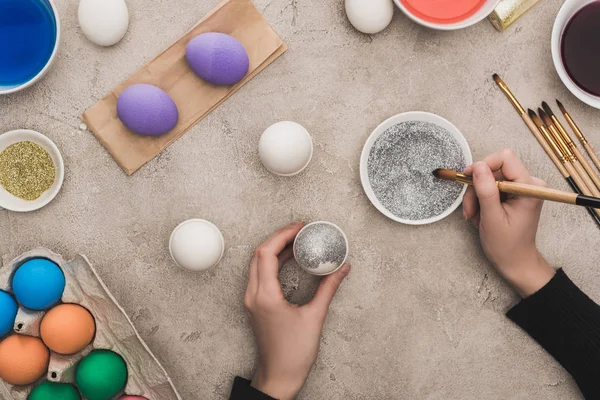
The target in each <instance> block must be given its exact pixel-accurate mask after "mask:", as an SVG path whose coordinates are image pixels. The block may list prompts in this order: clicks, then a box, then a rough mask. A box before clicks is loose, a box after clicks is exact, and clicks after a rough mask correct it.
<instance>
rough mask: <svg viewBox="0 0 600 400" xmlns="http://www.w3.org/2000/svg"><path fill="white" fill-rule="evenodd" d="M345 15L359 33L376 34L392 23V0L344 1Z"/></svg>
mask: <svg viewBox="0 0 600 400" xmlns="http://www.w3.org/2000/svg"><path fill="white" fill-rule="evenodd" d="M346 15H347V16H348V19H349V20H350V23H351V24H352V26H354V27H355V28H356V29H357V30H359V31H360V32H362V33H368V34H373V33H378V32H381V31H382V30H384V29H385V28H386V27H387V26H388V25H389V24H390V22H392V17H393V16H394V4H393V2H392V0H346Z"/></svg>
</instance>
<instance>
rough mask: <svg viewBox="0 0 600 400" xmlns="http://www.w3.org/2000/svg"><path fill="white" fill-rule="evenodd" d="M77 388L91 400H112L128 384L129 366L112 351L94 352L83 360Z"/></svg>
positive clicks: (79, 368) (78, 368)
mask: <svg viewBox="0 0 600 400" xmlns="http://www.w3.org/2000/svg"><path fill="white" fill-rule="evenodd" d="M75 380H76V382H77V387H78V388H79V390H80V391H81V394H83V395H84V396H85V397H86V398H88V399H89V400H110V399H112V398H113V397H115V396H116V395H117V394H119V392H121V390H123V388H124V387H125V384H126V383H127V365H126V364H125V361H124V360H123V358H122V357H121V356H120V355H118V354H117V353H115V352H112V351H110V350H94V351H92V352H91V353H90V354H88V355H87V356H85V357H84V358H83V360H81V362H80V363H79V365H78V366H77V372H76V374H75Z"/></svg>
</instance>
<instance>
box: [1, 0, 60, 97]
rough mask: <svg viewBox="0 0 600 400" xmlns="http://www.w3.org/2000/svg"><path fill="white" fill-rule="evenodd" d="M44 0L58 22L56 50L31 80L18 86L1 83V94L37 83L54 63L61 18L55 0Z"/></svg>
mask: <svg viewBox="0 0 600 400" xmlns="http://www.w3.org/2000/svg"><path fill="white" fill-rule="evenodd" d="M44 1H45V2H46V3H47V4H48V5H49V6H50V8H51V11H52V16H53V17H54V21H55V23H56V40H55V41H54V50H53V51H52V54H51V55H50V58H49V59H48V62H46V65H45V66H44V68H42V70H41V71H40V72H39V73H38V74H37V75H36V76H34V77H33V78H31V79H30V80H29V81H27V82H25V83H23V84H21V85H17V86H2V85H0V95H3V94H9V93H14V92H18V91H20V90H23V89H25V88H28V87H29V86H31V85H33V84H34V83H36V82H37V81H39V80H40V79H42V78H43V77H44V75H46V73H47V72H48V70H49V69H50V67H51V66H52V64H53V63H54V59H55V58H56V54H57V53H58V47H59V43H60V29H61V28H60V18H59V16H58V10H57V9H56V6H55V5H54V1H53V0H44Z"/></svg>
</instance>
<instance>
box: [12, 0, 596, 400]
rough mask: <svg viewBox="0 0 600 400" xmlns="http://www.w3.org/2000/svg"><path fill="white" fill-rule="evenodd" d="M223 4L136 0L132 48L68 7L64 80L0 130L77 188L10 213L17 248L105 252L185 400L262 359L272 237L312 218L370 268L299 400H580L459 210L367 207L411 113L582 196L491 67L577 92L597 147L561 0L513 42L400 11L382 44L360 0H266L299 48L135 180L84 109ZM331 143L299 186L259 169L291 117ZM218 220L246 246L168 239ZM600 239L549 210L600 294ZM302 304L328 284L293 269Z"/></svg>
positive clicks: (563, 257) (523, 23) (511, 37)
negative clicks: (260, 152) (213, 256)
mask: <svg viewBox="0 0 600 400" xmlns="http://www.w3.org/2000/svg"><path fill="white" fill-rule="evenodd" d="M217 3H218V0H207V1H196V0H144V1H143V0H129V1H128V5H129V8H130V12H131V26H130V30H129V33H128V34H127V36H126V37H125V39H124V40H123V41H122V42H121V43H120V44H119V45H117V46H115V47H113V48H108V49H103V48H98V47H95V46H94V45H92V44H91V43H89V42H88V41H86V40H85V38H84V37H83V35H82V33H81V31H80V30H79V29H78V26H77V20H76V14H77V1H76V0H64V1H60V2H59V5H58V7H59V9H60V14H61V18H62V21H63V40H62V48H61V51H60V55H59V57H58V60H57V62H56V64H55V65H54V67H53V68H52V70H51V72H50V73H49V75H48V76H47V77H46V78H45V79H44V80H43V81H42V82H40V83H39V84H38V85H36V86H34V87H32V88H31V89H29V90H26V91H24V92H22V93H18V94H14V95H10V96H5V97H0V131H8V130H11V129H15V128H30V129H35V130H38V131H40V132H43V133H45V134H46V135H48V136H49V137H50V138H52V139H53V140H54V141H55V142H56V143H57V145H58V146H59V148H60V149H61V150H62V152H63V155H64V157H65V161H66V180H65V184H64V188H63V190H62V192H61V193H60V194H59V196H58V197H57V199H56V200H55V201H54V202H53V203H51V204H50V205H49V206H47V207H46V208H44V209H42V210H40V211H38V212H34V213H30V214H15V213H10V212H7V211H0V253H1V254H3V255H4V256H5V257H8V258H12V257H15V256H17V255H19V254H20V253H22V252H24V251H26V250H29V249H31V248H33V247H36V246H45V247H48V248H50V249H52V250H54V251H56V252H59V253H62V254H63V255H64V256H65V257H68V258H69V257H72V256H73V255H75V254H76V253H84V254H86V255H87V256H89V258H90V260H91V261H92V262H93V263H94V264H95V266H96V267H97V268H98V270H99V272H100V273H101V275H102V277H103V279H104V281H105V282H106V284H107V285H108V287H109V288H110V289H111V290H112V292H113V293H114V294H115V296H116V298H117V299H118V300H119V302H120V303H121V304H122V305H123V307H124V308H125V309H126V310H127V312H128V313H129V314H130V315H131V316H132V317H133V320H134V322H135V325H136V327H137V328H138V329H139V330H140V332H141V335H142V337H143V338H144V339H145V340H146V341H147V343H148V344H149V346H150V347H151V348H152V349H153V351H154V352H155V353H156V354H157V356H158V357H159V358H160V360H161V361H162V362H163V363H164V365H165V367H166V368H167V370H168V371H169V372H170V374H171V375H172V377H173V379H174V381H175V384H176V386H177V387H178V389H179V390H180V391H181V393H182V395H183V397H184V398H185V399H225V398H227V396H228V392H229V390H230V387H231V383H232V379H233V377H234V376H235V375H242V376H246V377H249V376H251V374H252V371H253V367H254V365H255V359H256V351H255V348H254V344H253V338H252V332H251V330H250V328H249V326H248V324H247V321H246V316H245V313H244V310H243V307H242V296H243V293H244V290H245V285H246V280H247V275H248V272H247V271H248V270H247V265H248V262H249V259H250V255H251V252H252V249H253V248H254V246H256V245H257V244H259V243H260V242H261V241H262V240H263V239H265V238H266V237H267V236H268V235H269V234H270V233H271V232H272V231H274V230H275V229H277V228H279V227H280V226H282V225H284V224H286V223H288V222H290V221H291V220H295V219H303V220H305V221H313V220H321V219H325V220H329V221H332V222H335V223H336V224H338V225H340V226H341V227H342V228H343V229H344V230H345V232H346V233H347V235H348V236H349V239H350V241H351V258H350V261H351V262H352V264H353V271H352V273H351V275H350V277H349V279H348V280H347V281H346V282H345V283H344V285H343V287H342V288H341V290H340V292H339V293H338V295H337V297H336V299H335V301H334V303H333V304H332V307H331V312H330V315H329V318H328V321H327V324H326V326H325V330H324V334H323V340H322V346H321V353H320V356H319V359H318V362H317V364H316V365H315V367H314V369H313V371H312V374H311V376H310V378H309V380H308V383H307V384H306V387H305V388H304V390H303V391H302V393H301V395H300V396H299V398H300V399H303V400H310V399H324V398H327V399H348V400H350V399H356V400H358V399H432V400H433V399H445V400H447V399H546V400H550V399H577V398H581V395H580V394H579V392H578V390H577V387H576V386H575V384H574V382H573V380H572V379H571V378H570V377H569V376H568V374H567V373H566V372H565V371H564V370H563V369H562V368H561V367H560V366H559V365H558V364H557V363H556V362H555V361H554V360H553V359H552V358H551V357H550V356H549V355H548V354H546V353H545V352H544V351H543V350H542V349H541V348H540V347H539V346H538V345H537V344H535V343H534V342H533V341H532V340H531V339H529V338H528V337H527V336H526V335H525V334H524V333H523V332H521V331H520V330H519V329H518V328H517V327H516V326H514V325H513V324H512V323H511V322H510V321H509V320H507V318H506V317H505V316H504V313H505V311H506V310H507V309H508V308H509V307H510V306H511V305H513V304H515V303H516V301H517V296H516V295H515V293H514V292H513V291H512V290H511V289H510V288H509V287H508V286H507V285H506V284H505V283H504V282H503V281H502V280H501V279H500V278H499V277H498V275H497V274H496V273H495V272H494V270H493V268H492V267H491V266H490V265H489V264H488V262H487V261H486V259H485V258H484V256H483V254H482V253H481V251H480V250H479V246H478V240H477V236H476V233H475V232H474V231H473V229H471V227H470V225H469V224H467V223H465V222H464V221H463V220H462V217H461V213H460V212H456V213H454V214H453V215H452V216H450V217H449V218H447V219H446V220H444V221H442V222H439V223H437V224H435V225H430V226H422V227H412V226H403V225H400V224H397V223H395V222H393V221H391V220H388V219H386V218H385V217H384V216H383V215H381V214H380V213H378V212H377V211H376V210H375V209H374V207H372V206H371V205H370V203H369V201H368V199H367V198H366V196H365V195H364V194H363V191H362V188H361V185H360V180H359V173H358V165H359V155H360V151H361V148H362V145H363V143H364V142H365V140H366V138H367V136H368V135H369V133H370V132H371V131H372V130H373V129H374V128H375V127H376V126H377V125H378V124H379V123H380V122H381V121H383V120H384V119H386V118H387V117H389V116H391V115H394V114H396V113H399V112H403V111H409V110H424V111H430V112H434V113H437V114H440V115H442V116H444V117H445V118H447V119H449V120H450V121H452V122H453V123H454V124H455V125H456V126H458V127H459V129H461V130H462V132H463V133H464V135H465V136H466V138H467V140H468V141H469V144H470V145H471V148H472V150H473V154H474V158H475V159H480V158H482V157H484V156H485V155H487V154H488V153H491V152H493V151H496V150H498V149H500V148H503V147H512V148H513V149H514V150H515V151H516V152H517V153H518V154H519V155H520V156H521V157H522V159H523V160H524V162H525V163H526V165H527V166H528V167H529V169H530V170H531V171H532V173H534V174H535V175H537V176H539V177H541V178H543V179H545V180H546V181H547V182H548V183H549V185H550V186H552V187H557V188H562V189H567V186H566V184H565V182H564V181H563V179H562V177H561V176H560V175H559V173H558V172H557V171H556V169H555V168H554V166H553V165H552V164H551V163H550V161H549V160H548V159H547V157H546V155H545V154H544V153H543V151H542V150H541V149H540V148H539V146H538V144H537V143H536V142H535V139H534V138H533V137H532V136H531V134H530V133H529V131H528V130H527V128H526V127H525V125H524V124H523V122H522V121H521V120H520V118H519V117H518V116H517V114H516V113H515V112H514V111H513V109H512V107H511V106H510V104H509V103H508V102H507V100H506V99H505V98H504V96H503V95H502V93H501V92H500V91H499V90H498V89H497V88H496V87H495V85H494V83H493V81H492V79H491V75H492V74H493V73H494V72H497V73H499V74H500V75H501V76H502V77H503V78H504V80H505V81H506V82H507V83H508V84H509V85H510V86H511V88H512V89H513V91H514V92H515V93H516V94H517V96H518V97H519V98H520V99H521V102H522V103H523V104H524V105H525V106H527V107H537V106H538V105H539V103H540V102H541V101H542V100H547V101H548V102H553V100H554V98H555V97H558V98H559V99H561V100H562V102H563V103H564V104H565V105H566V106H567V107H568V108H569V110H570V111H571V113H572V115H573V116H574V117H575V118H576V119H577V121H578V123H579V124H580V125H581V127H582V128H583V129H585V133H586V134H587V135H588V138H589V139H590V140H591V141H592V142H593V143H595V144H596V145H597V146H600V119H598V114H597V111H596V110H594V109H592V108H590V107H588V106H585V105H584V104H583V103H580V102H579V101H577V100H576V99H575V97H574V96H572V95H571V94H570V93H569V92H568V91H567V90H566V88H564V86H563V85H562V84H561V82H560V81H559V78H558V76H557V74H556V72H555V71H554V69H553V66H552V60H551V55H550V33H551V29H552V23H553V19H554V16H555V15H556V13H557V12H558V9H559V7H560V4H561V2H560V1H558V0H543V1H542V2H541V3H540V4H539V5H537V6H536V7H535V9H534V11H532V12H530V13H529V14H528V15H526V16H525V17H523V18H522V19H521V20H519V21H518V22H517V23H516V25H515V26H512V27H511V28H510V29H509V30H508V31H507V32H504V33H499V32H497V31H496V30H495V29H494V28H493V27H492V26H491V25H490V24H489V23H488V22H487V21H483V22H481V23H479V24H477V25H476V26H473V27H471V28H469V29H466V30H462V31H457V32H446V33H443V32H434V31H431V30H428V29H424V28H421V27H419V26H417V25H415V24H414V23H412V22H410V21H409V20H408V19H407V18H406V17H405V16H404V15H402V14H401V13H400V12H399V10H396V15H395V17H394V20H393V22H392V24H391V26H390V27H389V28H388V29H387V30H385V31H384V32H383V33H381V34H379V35H375V36H367V35H363V34H360V33H358V32H356V31H355V30H353V29H352V27H351V26H350V25H349V23H348V22H347V20H346V18H345V15H344V11H343V3H342V1H341V0H335V1H307V0H257V2H256V3H257V6H258V7H259V9H260V10H262V12H263V13H264V15H265V16H266V18H267V19H268V20H269V21H270V23H271V24H272V25H273V26H274V28H275V29H276V30H277V32H278V33H279V34H280V35H281V36H282V38H283V39H284V40H285V42H286V43H287V44H288V45H289V47H290V50H289V52H288V53H286V54H285V55H284V56H283V57H282V58H280V59H279V60H277V61H276V62H275V63H274V64H273V65H271V66H270V67H269V68H268V69H267V70H266V71H265V72H263V73H262V74H260V75H259V76H258V77H256V78H255V79H254V80H252V81H251V82H250V83H249V84H248V85H246V86H245V87H244V88H243V89H242V90H240V91H239V92H238V93H237V94H236V95H235V96H233V97H232V98H231V99H230V100H228V101H227V102H226V103H224V104H223V105H222V106H221V107H220V108H219V109H218V110H216V111H215V112H213V113H212V114H210V115H209V116H208V118H206V119H205V120H204V121H202V122H201V123H199V124H198V125H196V126H195V127H194V128H193V129H192V130H191V131H190V132H189V133H187V134H186V135H185V136H184V137H183V138H182V139H180V140H178V141H177V142H176V143H175V144H173V145H172V146H171V147H169V148H168V149H167V150H166V151H165V152H164V153H163V154H162V155H161V156H160V157H158V158H157V159H155V160H153V161H152V162H150V163H149V164H148V165H146V166H145V167H144V168H142V169H141V170H140V171H139V172H138V173H136V174H135V175H133V176H131V177H128V176H126V175H125V174H124V173H123V172H122V171H121V169H120V168H119V167H118V166H117V164H116V163H115V162H114V161H113V160H112V158H111V157H110V155H109V154H108V153H107V152H106V151H105V150H104V148H103V147H102V146H101V145H100V143H98V141H96V139H95V138H94V137H93V136H92V135H91V133H89V132H84V131H80V130H79V125H80V120H79V116H80V115H81V114H82V113H83V111H84V110H85V109H86V108H88V107H89V106H90V105H92V104H93V103H94V102H95V101H97V100H98V99H100V98H101V97H102V96H104V95H105V94H106V93H107V92H108V91H109V90H110V89H111V88H112V87H113V86H115V85H117V84H118V83H119V82H121V81H122V80H124V79H125V78H126V77H127V76H128V75H129V74H131V73H133V72H134V71H136V70H137V68H139V67H140V66H141V65H143V64H144V63H145V62H146V61H148V60H149V59H150V58H152V57H153V56H154V55H155V54H157V53H158V52H160V51H161V50H163V49H164V48H165V47H167V46H168V45H169V44H170V43H171V42H173V41H174V40H175V39H177V38H178V37H179V36H180V35H181V34H183V33H184V32H185V31H186V30H187V29H188V28H189V27H190V26H191V25H192V24H193V23H194V22H196V21H197V20H198V19H200V17H201V16H202V15H204V14H205V13H206V12H208V11H209V10H211V9H212V8H213V7H214V6H215V5H216V4H217ZM285 119H289V120H293V121H297V122H299V123H301V124H303V125H304V126H306V127H307V129H308V130H309V131H310V132H311V133H312V135H313V138H314V142H315V156H314V159H313V162H312V163H311V165H310V166H309V167H308V169H307V170H306V171H305V172H304V173H302V174H301V175H300V176H297V177H294V178H280V177H276V176H274V175H272V174H270V173H268V172H267V171H266V170H265V169H264V168H263V167H262V166H261V164H260V161H259V160H258V157H257V144H258V139H259V136H260V134H261V133H262V131H263V130H264V129H265V128H266V127H267V126H268V125H270V124H271V123H273V122H276V121H279V120H285ZM192 217H199V218H206V219H209V220H211V221H213V222H214V223H215V224H217V225H218V226H219V227H220V228H221V230H222V231H223V234H224V236H225V238H226V241H227V251H226V254H225V257H224V260H223V262H222V263H221V264H220V266H219V267H218V268H216V269H214V270H212V271H210V272H207V273H204V274H198V275H193V274H190V273H186V272H184V271H182V270H180V269H178V268H177V267H175V266H174V265H173V263H172V262H171V260H170V258H169V255H168V249H167V241H168V237H169V235H170V233H171V230H172V229H173V228H174V227H175V226H176V225H177V224H178V223H179V222H181V221H182V220H185V219H187V218H192ZM598 235H599V232H598V228H597V227H596V226H595V225H594V224H593V222H592V220H591V218H590V217H589V216H588V215H587V214H586V212H585V210H582V209H579V208H576V207H569V206H563V205H556V204H547V205H546V206H545V208H544V212H543V216H542V223H541V226H540V233H539V246H540V248H541V250H542V252H543V253H544V254H545V255H546V257H547V258H548V259H549V260H550V262H551V263H552V264H553V265H555V266H557V267H558V266H564V267H565V268H566V269H567V271H568V273H569V274H570V275H571V277H572V278H573V279H574V280H575V281H576V282H577V283H578V284H579V285H580V286H581V287H582V288H583V289H584V290H586V291H587V293H588V294H589V295H590V296H591V297H592V298H594V299H596V300H600V269H598V268H597V260H598V258H599V251H600V250H599V248H598V246H597V243H598ZM282 282H283V284H284V288H285V290H286V293H287V294H288V295H289V296H290V298H291V299H292V300H294V301H297V302H302V301H306V299H307V298H309V297H310V296H311V294H312V291H313V290H314V288H315V285H316V283H317V281H316V279H313V278H311V277H309V276H307V275H306V274H305V273H303V272H302V271H300V269H299V268H298V267H297V266H295V265H293V264H290V265H288V266H286V267H285V269H284V270H283V271H282Z"/></svg>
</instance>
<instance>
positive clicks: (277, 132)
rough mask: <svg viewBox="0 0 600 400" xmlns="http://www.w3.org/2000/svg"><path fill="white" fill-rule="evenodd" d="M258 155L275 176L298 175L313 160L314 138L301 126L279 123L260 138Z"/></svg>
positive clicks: (288, 122)
mask: <svg viewBox="0 0 600 400" xmlns="http://www.w3.org/2000/svg"><path fill="white" fill-rule="evenodd" d="M258 154H259V156H260V160H261V161H262V163H263V165H264V166H265V167H266V168H267V169H268V170H269V171H271V172H273V173H274V174H277V175H282V176H292V175H296V174H299V173H300V172H302V171H303V170H304V168H306V167H307V166H308V163H309V162H310V159H311V158H312V154H313V144H312V138H311V137H310V134H309V133H308V131H307V130H306V129H304V127H303V126H302V125H300V124H297V123H295V122H291V121H282V122H277V123H276V124H273V125H271V126H270V127H268V128H267V129H266V130H265V132H264V133H263V134H262V136H261V137H260V141H259V143H258Z"/></svg>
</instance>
